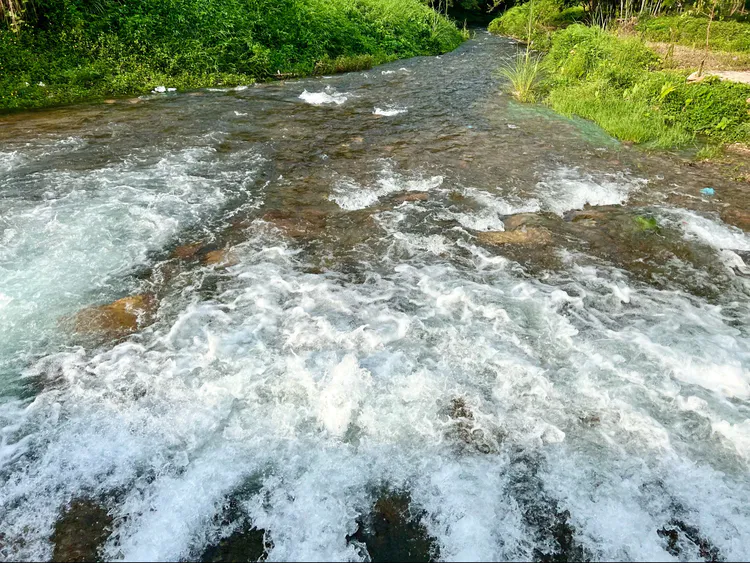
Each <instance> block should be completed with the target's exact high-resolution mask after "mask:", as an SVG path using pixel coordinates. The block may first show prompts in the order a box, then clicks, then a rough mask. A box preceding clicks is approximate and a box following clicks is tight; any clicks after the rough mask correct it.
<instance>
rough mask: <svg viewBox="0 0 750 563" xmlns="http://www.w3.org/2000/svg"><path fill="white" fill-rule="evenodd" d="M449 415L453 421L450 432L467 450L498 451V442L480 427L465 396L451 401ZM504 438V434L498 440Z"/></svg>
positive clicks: (486, 452) (484, 452) (485, 452)
mask: <svg viewBox="0 0 750 563" xmlns="http://www.w3.org/2000/svg"><path fill="white" fill-rule="evenodd" d="M448 414H449V416H450V418H451V421H452V425H451V429H450V431H449V434H452V435H453V439H454V440H455V439H456V438H458V442H459V443H460V444H461V445H462V446H463V448H464V449H467V450H476V451H478V452H480V453H483V454H488V453H490V452H492V451H497V447H496V443H494V442H495V440H494V439H493V437H492V436H491V434H490V433H488V431H487V430H485V429H483V428H480V427H479V426H478V425H477V423H476V422H475V420H474V413H473V412H472V410H471V408H470V407H469V406H468V405H467V404H466V400H465V399H464V398H463V397H458V398H456V399H453V401H451V405H450V410H449V413H448ZM499 440H502V436H500V437H499V438H498V441H499Z"/></svg>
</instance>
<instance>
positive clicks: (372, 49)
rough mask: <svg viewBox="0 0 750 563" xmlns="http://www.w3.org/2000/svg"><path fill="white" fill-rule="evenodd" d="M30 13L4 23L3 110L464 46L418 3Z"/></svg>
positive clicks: (197, 2) (65, 6)
mask: <svg viewBox="0 0 750 563" xmlns="http://www.w3.org/2000/svg"><path fill="white" fill-rule="evenodd" d="M12 1H13V0H0V4H2V5H7V3H8V2H12ZM17 1H18V0H16V2H17ZM24 7H25V11H24V13H23V15H22V18H23V22H22V23H20V24H19V25H16V26H15V27H16V30H13V29H11V27H13V26H11V25H4V24H3V21H2V18H0V110H9V109H23V108H33V107H43V106H50V105H59V104H66V103H72V102H79V101H84V100H96V99H102V98H105V97H113V96H124V95H133V94H143V93H146V92H149V91H151V90H152V89H153V88H154V87H156V86H159V85H165V86H168V87H175V88H178V89H188V88H199V87H206V86H219V85H237V84H248V83H250V82H253V81H255V80H265V79H269V78H272V77H273V76H277V77H278V76H279V75H281V76H298V75H309V74H316V73H321V74H322V73H326V74H327V73H332V72H337V71H346V70H359V69H363V68H368V67H370V66H372V65H374V64H378V63H381V62H385V61H389V60H394V59H397V58H404V57H411V56H415V55H431V54H438V53H442V52H446V51H449V50H451V49H454V48H455V47H456V46H458V45H459V44H460V43H461V41H462V36H461V33H460V32H459V31H458V29H457V28H456V26H455V25H454V24H452V23H451V22H449V21H448V20H447V19H446V18H444V17H441V16H438V15H437V14H436V12H435V11H433V10H431V9H430V8H428V7H427V6H425V5H424V4H423V3H421V2H420V1H419V0H27V1H26V4H25V5H24ZM0 15H2V10H0ZM6 15H7V11H6ZM9 19H10V18H6V22H5V24H9V23H12V22H10V21H9Z"/></svg>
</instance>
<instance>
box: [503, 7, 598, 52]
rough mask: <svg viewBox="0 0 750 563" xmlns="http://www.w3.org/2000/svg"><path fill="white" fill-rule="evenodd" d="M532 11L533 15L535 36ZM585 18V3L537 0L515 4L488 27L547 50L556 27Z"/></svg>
mask: <svg viewBox="0 0 750 563" xmlns="http://www.w3.org/2000/svg"><path fill="white" fill-rule="evenodd" d="M529 12H531V17H532V31H531V37H529ZM583 19H584V11H583V8H582V7H581V6H574V7H565V4H564V3H563V2H562V1H561V0H533V2H526V3H524V4H520V5H517V6H514V7H512V8H511V9H509V10H508V11H506V12H505V13H503V15H501V16H500V17H499V18H496V19H494V20H493V21H492V22H491V23H490V25H489V28H488V29H489V31H490V33H494V34H496V35H508V36H510V37H514V38H516V39H520V40H522V41H525V42H527V43H530V44H531V45H532V46H533V47H534V48H537V49H546V48H548V47H549V45H550V37H551V35H552V32H553V31H554V30H556V29H559V28H562V27H566V26H567V25H570V24H571V23H575V22H577V21H583Z"/></svg>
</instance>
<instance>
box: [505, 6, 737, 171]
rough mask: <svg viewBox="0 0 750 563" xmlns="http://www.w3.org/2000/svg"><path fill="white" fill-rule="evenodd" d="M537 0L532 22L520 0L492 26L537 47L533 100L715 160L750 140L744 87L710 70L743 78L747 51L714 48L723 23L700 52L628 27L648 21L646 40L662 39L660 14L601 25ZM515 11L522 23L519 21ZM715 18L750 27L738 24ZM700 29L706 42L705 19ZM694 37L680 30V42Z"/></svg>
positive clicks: (626, 137) (623, 134) (615, 131)
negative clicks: (624, 23) (609, 26)
mask: <svg viewBox="0 0 750 563" xmlns="http://www.w3.org/2000/svg"><path fill="white" fill-rule="evenodd" d="M535 4H536V5H537V8H535V9H537V10H538V11H539V12H538V14H537V15H536V16H534V15H532V17H531V19H530V18H529V6H530V5H529V4H524V5H522V6H520V7H517V8H513V9H511V10H509V11H508V12H506V13H505V14H503V16H501V18H498V19H497V20H496V21H495V22H493V24H492V25H491V26H490V29H491V30H492V31H494V32H495V33H499V34H511V35H512V36H514V37H516V38H518V39H521V40H526V41H528V42H529V43H530V45H531V47H532V48H535V49H537V50H541V51H543V52H544V54H543V55H541V63H540V64H539V65H538V67H537V68H536V70H537V72H536V73H535V74H536V76H535V77H534V80H533V89H534V90H535V92H536V94H537V95H536V98H537V99H538V100H541V101H543V102H545V103H546V104H548V105H549V106H551V107H552V108H553V109H555V110H556V111H558V112H560V113H562V114H564V115H568V116H572V115H576V116H579V117H583V118H585V119H590V120H591V121H594V122H595V123H597V124H598V125H600V126H601V127H602V128H603V129H605V130H606V131H607V132H608V133H610V134H611V135H612V136H614V137H616V138H618V139H620V140H623V141H628V142H633V143H637V144H643V145H646V146H648V147H654V148H661V149H675V148H691V147H694V148H695V149H696V150H698V152H697V155H698V156H699V157H716V156H717V155H719V154H721V152H722V150H723V147H725V146H727V145H734V144H738V143H739V144H740V145H743V144H747V143H748V142H750V85H748V84H744V83H742V81H741V80H739V81H737V82H734V81H729V80H722V79H720V78H719V77H718V76H713V74H714V73H716V74H719V75H720V76H721V77H722V78H725V77H727V76H730V75H729V74H727V73H726V72H725V71H724V69H725V68H730V69H731V70H732V72H734V73H735V74H736V76H740V77H743V76H744V73H743V72H742V71H743V70H745V67H744V64H743V63H744V62H745V61H747V60H748V57H747V55H748V54H747V53H739V54H738V55H735V54H732V53H721V51H720V50H719V49H718V47H720V46H723V45H727V44H729V43H727V41H728V40H727V38H726V35H727V34H728V32H727V31H725V29H729V28H728V27H727V26H725V27H723V28H720V29H719V33H717V39H716V44H715V46H716V47H717V50H716V51H708V52H706V51H705V50H698V49H696V48H695V47H684V46H683V47H678V46H677V45H675V42H674V41H673V42H672V43H670V44H664V43H660V44H657V43H654V42H651V43H646V42H645V41H644V39H643V38H642V37H640V36H639V35H637V33H636V32H635V31H634V30H638V29H640V28H642V27H643V26H646V29H650V30H652V31H650V32H649V35H648V37H649V38H651V39H660V38H661V36H660V35H658V34H656V33H655V32H654V31H653V30H654V29H660V28H659V27H658V26H656V24H655V23H654V22H655V21H658V20H659V18H652V19H651V20H645V22H646V23H644V24H641V23H638V24H636V25H635V26H632V25H628V26H621V27H620V28H616V27H613V28H612V29H613V30H612V31H605V30H603V29H601V28H599V27H588V26H585V25H583V24H581V23H578V22H577V21H576V18H574V17H571V15H572V14H575V13H578V15H582V12H574V11H572V10H573V9H571V8H566V9H563V8H561V7H557V8H556V4H555V3H554V2H539V3H538V4H537V2H535ZM514 10H516V13H515V14H513V13H512V12H513V11H514ZM566 13H567V14H568V16H565V14H566ZM522 16H523V17H525V21H526V22H527V28H523V27H522V26H521V25H520V23H521V20H522ZM683 19H685V18H683ZM693 19H697V18H693ZM706 21H707V20H706ZM529 22H531V25H530V27H529V26H528V23H529ZM717 23H722V24H730V23H732V24H734V25H733V26H730V27H731V28H732V29H734V27H736V26H739V27H740V28H742V29H744V28H750V24H741V23H739V22H717ZM646 24H648V25H646ZM702 29H703V33H704V42H705V24H704V27H703V28H702ZM699 31H700V27H698V32H699ZM698 32H696V33H698ZM672 35H673V36H674V33H673V34H672ZM694 35H695V34H693V35H688V34H685V35H684V37H685V38H686V39H684V41H688V39H687V38H688V37H693V36H694ZM742 45H744V43H742V40H741V38H738V39H737V40H736V41H734V43H732V46H734V47H735V48H736V47H737V46H742ZM722 55H723V56H722ZM532 60H534V58H533V57H531V58H529V59H528V61H532ZM529 64H530V63H529ZM712 65H713V66H718V67H719V68H713V66H712ZM748 68H750V67H748ZM701 69H702V73H701V72H699V71H700V70H701ZM719 71H721V72H719ZM699 74H700V76H699ZM731 77H733V76H731Z"/></svg>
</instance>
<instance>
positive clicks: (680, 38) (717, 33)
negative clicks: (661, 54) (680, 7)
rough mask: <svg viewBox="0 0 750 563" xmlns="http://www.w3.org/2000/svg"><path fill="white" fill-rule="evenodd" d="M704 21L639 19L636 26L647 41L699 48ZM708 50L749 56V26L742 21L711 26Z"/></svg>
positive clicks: (689, 16) (694, 18) (692, 18)
mask: <svg viewBox="0 0 750 563" xmlns="http://www.w3.org/2000/svg"><path fill="white" fill-rule="evenodd" d="M707 27H708V18H706V17H699V16H695V15H692V14H682V15H673V16H660V17H657V18H654V17H647V18H643V19H642V20H641V21H639V22H638V24H637V25H636V29H637V30H638V32H639V33H640V34H641V36H642V37H643V38H644V39H646V40H648V41H663V42H667V43H672V42H674V43H678V44H680V45H687V46H691V47H695V46H697V47H701V46H703V45H704V44H705V42H706V28H707ZM709 40H710V46H711V48H712V49H716V50H720V51H747V52H750V23H745V22H742V21H736V20H728V21H714V22H711V33H710V37H709Z"/></svg>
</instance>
